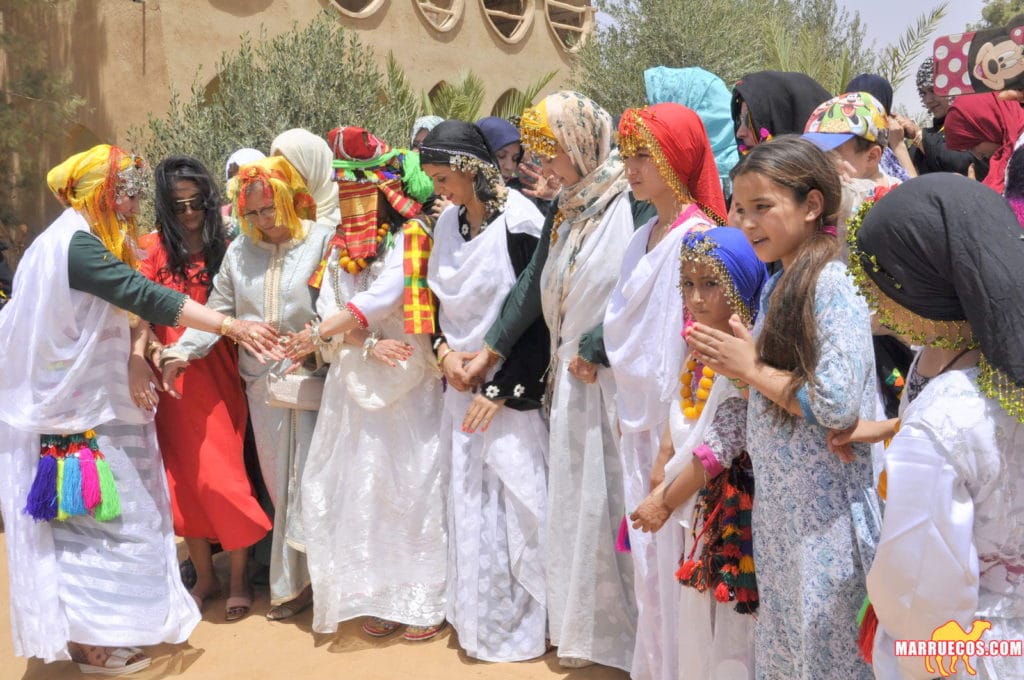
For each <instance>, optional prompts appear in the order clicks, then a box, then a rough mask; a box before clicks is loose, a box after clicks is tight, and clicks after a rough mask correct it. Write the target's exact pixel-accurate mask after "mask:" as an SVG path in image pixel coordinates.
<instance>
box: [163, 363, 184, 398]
mask: <svg viewBox="0 0 1024 680" xmlns="http://www.w3.org/2000/svg"><path fill="white" fill-rule="evenodd" d="M186 368H188V362H187V361H185V360H184V359H172V360H171V361H168V362H166V363H165V364H164V365H163V367H162V371H163V390H164V392H166V393H167V394H169V395H171V396H172V397H174V398H175V399H181V394H179V393H178V391H177V390H175V389H174V383H175V382H176V381H177V380H178V378H180V377H181V375H182V374H183V373H184V372H185V369H186Z"/></svg>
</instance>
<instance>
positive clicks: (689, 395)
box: [679, 357, 715, 420]
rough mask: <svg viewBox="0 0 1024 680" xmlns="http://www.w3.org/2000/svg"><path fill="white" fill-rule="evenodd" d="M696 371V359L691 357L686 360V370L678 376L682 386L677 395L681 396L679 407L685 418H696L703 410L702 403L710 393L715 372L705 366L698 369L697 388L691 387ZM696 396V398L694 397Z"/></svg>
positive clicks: (705, 401)
mask: <svg viewBox="0 0 1024 680" xmlns="http://www.w3.org/2000/svg"><path fill="white" fill-rule="evenodd" d="M696 373H697V360H696V359H694V358H693V357H691V358H689V359H687V360H686V370H685V371H683V373H682V375H680V376H679V378H680V380H679V381H680V383H682V387H681V388H680V389H679V396H680V397H682V402H681V404H680V407H681V408H682V409H683V415H684V416H686V419H687V420H697V419H698V418H700V414H701V413H702V412H703V411H704V405H705V404H706V403H707V401H708V396H709V395H710V394H711V386H712V385H713V384H714V380H715V372H714V371H713V370H711V369H710V368H709V367H707V366H703V367H701V369H700V380H699V381H697V389H696V390H694V389H693V385H694V382H693V379H694V375H695V374H696ZM694 397H696V399H695V398H694Z"/></svg>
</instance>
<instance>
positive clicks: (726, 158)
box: [644, 66, 740, 197]
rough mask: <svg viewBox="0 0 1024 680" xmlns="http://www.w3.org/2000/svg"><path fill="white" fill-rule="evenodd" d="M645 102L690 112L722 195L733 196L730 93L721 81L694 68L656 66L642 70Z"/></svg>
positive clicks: (735, 157)
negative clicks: (699, 125)
mask: <svg viewBox="0 0 1024 680" xmlns="http://www.w3.org/2000/svg"><path fill="white" fill-rule="evenodd" d="M644 83H645V85H646V87H647V103H648V104H652V105H653V104H660V103H662V102H675V103H676V104H682V105H683V106H686V107H688V108H691V109H693V110H694V111H696V112H697V115H698V116H700V119H701V120H702V121H703V122H704V128H705V129H706V130H707V133H708V140H710V142H711V151H712V152H714V154H715V165H717V166H718V176H719V178H721V180H722V192H723V193H724V194H725V195H726V196H727V197H728V196H731V195H732V181H731V180H730V179H729V171H730V170H732V168H733V166H734V165H736V163H738V162H739V160H740V154H739V151H737V150H736V137H735V134H734V130H733V124H732V109H731V106H732V103H731V102H732V94H731V93H730V92H729V88H727V87H726V86H725V83H724V82H722V79H721V78H719V77H718V76H716V75H715V74H714V73H710V72H708V71H705V70H704V69H702V68H698V67H696V66H694V67H691V68H669V67H668V66H655V67H653V68H649V69H647V70H646V71H644Z"/></svg>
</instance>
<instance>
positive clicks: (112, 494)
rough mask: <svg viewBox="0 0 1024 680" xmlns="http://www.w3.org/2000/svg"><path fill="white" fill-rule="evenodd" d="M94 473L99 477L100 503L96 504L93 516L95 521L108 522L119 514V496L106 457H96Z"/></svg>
mask: <svg viewBox="0 0 1024 680" xmlns="http://www.w3.org/2000/svg"><path fill="white" fill-rule="evenodd" d="M96 474H98V475H99V478H100V504H99V505H97V506H96V511H95V512H94V513H93V517H95V518H96V521H97V522H109V521H110V520H112V519H117V518H118V517H120V516H121V497H120V496H119V495H118V494H117V483H116V482H115V481H114V473H113V472H111V471H110V465H109V464H108V463H107V461H106V459H104V458H97V459H96Z"/></svg>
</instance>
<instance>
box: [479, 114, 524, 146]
mask: <svg viewBox="0 0 1024 680" xmlns="http://www.w3.org/2000/svg"><path fill="white" fill-rule="evenodd" d="M476 126H477V127H478V128H480V131H481V132H483V133H484V137H486V138H487V143H488V144H490V145H491V148H492V149H493V150H494V152H495V153H497V152H498V149H500V148H502V147H505V146H508V145H509V144H515V143H516V142H518V141H519V128H517V127H516V126H515V125H513V124H512V123H510V122H509V121H507V120H505V119H504V118H498V117H497V116H488V117H486V118H481V119H480V120H478V121H477V122H476Z"/></svg>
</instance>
